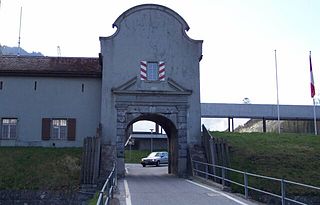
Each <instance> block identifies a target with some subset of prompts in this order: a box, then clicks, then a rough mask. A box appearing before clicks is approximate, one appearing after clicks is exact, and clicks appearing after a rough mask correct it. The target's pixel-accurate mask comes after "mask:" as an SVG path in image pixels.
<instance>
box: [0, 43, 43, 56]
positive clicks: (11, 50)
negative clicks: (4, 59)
mask: <svg viewBox="0 0 320 205" xmlns="http://www.w3.org/2000/svg"><path fill="white" fill-rule="evenodd" d="M17 53H18V47H9V46H2V45H0V55H17ZM20 55H22V56H43V54H42V53H40V52H34V51H32V52H30V53H29V52H27V51H25V50H24V49H23V48H20Z"/></svg>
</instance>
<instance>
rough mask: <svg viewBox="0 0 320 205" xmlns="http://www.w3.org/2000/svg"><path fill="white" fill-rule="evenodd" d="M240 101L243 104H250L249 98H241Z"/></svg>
mask: <svg viewBox="0 0 320 205" xmlns="http://www.w3.org/2000/svg"><path fill="white" fill-rule="evenodd" d="M242 102H243V103H244V104H251V100H250V99H249V98H243V100H242Z"/></svg>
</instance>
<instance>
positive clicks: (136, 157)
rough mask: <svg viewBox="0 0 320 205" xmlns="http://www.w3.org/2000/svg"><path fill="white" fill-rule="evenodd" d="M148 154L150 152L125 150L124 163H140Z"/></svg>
mask: <svg viewBox="0 0 320 205" xmlns="http://www.w3.org/2000/svg"><path fill="white" fill-rule="evenodd" d="M149 154H150V150H131V151H130V150H125V158H124V162H125V163H140V162H141V158H143V157H146V156H148V155H149Z"/></svg>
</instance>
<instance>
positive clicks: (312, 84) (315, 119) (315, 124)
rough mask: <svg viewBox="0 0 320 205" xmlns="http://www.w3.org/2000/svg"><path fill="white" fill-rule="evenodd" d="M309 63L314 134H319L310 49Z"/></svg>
mask: <svg viewBox="0 0 320 205" xmlns="http://www.w3.org/2000/svg"><path fill="white" fill-rule="evenodd" d="M309 63H310V88H311V98H312V101H313V124H314V134H315V135H318V129H317V116H316V102H315V100H314V96H315V95H316V89H315V86H314V80H313V72H312V61H311V51H309Z"/></svg>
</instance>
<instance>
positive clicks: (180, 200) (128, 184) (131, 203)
mask: <svg viewBox="0 0 320 205" xmlns="http://www.w3.org/2000/svg"><path fill="white" fill-rule="evenodd" d="M126 171H127V174H126V177H125V179H122V180H119V182H118V187H119V191H120V194H119V196H120V197H119V198H120V204H121V205H149V204H150V205H160V204H161V205H180V204H183V205H197V204H201V205H209V204H210V205H256V203H253V202H249V201H246V200H244V199H243V198H241V197H238V196H235V195H232V194H230V193H225V192H222V191H221V190H220V189H218V188H213V187H208V186H206V185H203V184H200V183H197V182H194V181H190V180H187V179H182V178H177V177H175V176H172V175H169V174H168V167H167V166H160V167H154V166H147V167H142V166H141V165H140V164H126Z"/></svg>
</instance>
